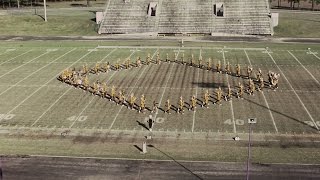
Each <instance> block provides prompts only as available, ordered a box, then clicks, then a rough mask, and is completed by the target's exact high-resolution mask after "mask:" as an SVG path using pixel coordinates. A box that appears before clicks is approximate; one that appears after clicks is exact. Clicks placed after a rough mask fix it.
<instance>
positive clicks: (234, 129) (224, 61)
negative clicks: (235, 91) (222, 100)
mask: <svg viewBox="0 0 320 180" xmlns="http://www.w3.org/2000/svg"><path fill="white" fill-rule="evenodd" d="M222 57H223V63H224V66H226V57H225V55H224V49H222ZM226 77H227V82H228V85H230V84H229V75H228V74H226ZM229 102H230V109H231V116H232V122H233V133H237V127H236V122H235V118H234V109H233V103H232V100H230V101H229Z"/></svg>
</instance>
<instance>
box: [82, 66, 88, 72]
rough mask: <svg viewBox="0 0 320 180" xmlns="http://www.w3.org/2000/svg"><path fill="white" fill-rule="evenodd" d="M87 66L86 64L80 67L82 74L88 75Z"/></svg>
mask: <svg viewBox="0 0 320 180" xmlns="http://www.w3.org/2000/svg"><path fill="white" fill-rule="evenodd" d="M88 71H89V70H88V66H87V64H86V65H83V66H82V74H87V73H88Z"/></svg>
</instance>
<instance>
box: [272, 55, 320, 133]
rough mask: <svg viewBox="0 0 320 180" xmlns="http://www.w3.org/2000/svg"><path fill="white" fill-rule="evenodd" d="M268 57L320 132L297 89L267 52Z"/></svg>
mask: <svg viewBox="0 0 320 180" xmlns="http://www.w3.org/2000/svg"><path fill="white" fill-rule="evenodd" d="M267 53H268V55H269V56H270V58H271V59H272V61H273V62H274V64H275V65H276V66H277V68H278V69H279V71H280V72H281V74H282V75H283V77H284V79H285V80H286V81H287V82H288V84H289V86H290V88H291V89H292V90H293V93H294V94H295V95H296V96H297V98H298V100H299V101H300V103H301V105H302V106H303V108H304V109H305V111H306V112H307V114H308V116H309V118H310V119H311V120H312V122H313V123H314V125H315V127H316V128H317V130H318V131H319V127H318V126H317V124H316V122H315V120H314V119H313V117H312V116H311V114H310V112H309V111H308V109H307V107H306V106H305V105H304V103H303V102H302V100H301V98H300V96H299V95H298V94H297V92H296V91H295V89H294V88H293V86H292V85H291V83H290V82H289V80H288V79H287V77H286V76H285V75H284V73H283V71H282V70H281V69H280V67H279V66H278V64H277V63H276V61H275V60H274V59H273V57H272V55H271V54H270V53H269V52H268V51H267Z"/></svg>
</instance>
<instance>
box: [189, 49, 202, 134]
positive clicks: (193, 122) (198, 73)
mask: <svg viewBox="0 0 320 180" xmlns="http://www.w3.org/2000/svg"><path fill="white" fill-rule="evenodd" d="M201 53H202V49H201V48H200V53H199V59H200V57H201ZM197 70H198V72H197V83H198V81H199V76H200V68H197ZM195 96H196V98H198V97H197V96H198V86H197V87H196V95H195ZM195 121H196V110H194V111H193V116H192V127H191V132H193V131H194V124H195Z"/></svg>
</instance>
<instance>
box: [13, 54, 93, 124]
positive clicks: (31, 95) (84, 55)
mask: <svg viewBox="0 0 320 180" xmlns="http://www.w3.org/2000/svg"><path fill="white" fill-rule="evenodd" d="M90 53H92V51H89V52H88V53H86V54H84V55H83V56H82V57H80V58H79V59H78V60H77V61H75V62H74V63H73V64H71V65H70V66H68V67H67V69H68V68H70V67H72V66H73V65H74V64H76V63H77V62H79V61H81V60H82V59H83V58H85V57H86V56H87V55H89V54H90ZM60 73H61V72H60ZM60 73H58V74H57V75H56V76H54V77H53V78H51V79H49V80H48V81H47V82H46V83H45V85H46V84H49V83H50V82H51V81H52V80H54V79H55V78H56V77H57V76H58V75H59V74H60ZM42 87H44V86H41V87H39V88H38V89H37V90H35V91H34V92H33V93H32V94H31V95H29V96H28V97H27V98H26V99H24V100H23V101H26V100H27V99H29V98H30V97H31V96H32V95H34V94H35V93H36V92H38V91H39V90H40V89H42ZM71 89H72V88H71V87H69V89H68V90H67V91H66V92H68V91H69V90H71ZM65 94H66V93H63V94H62V95H61V96H60V97H59V99H61V98H62V97H63V96H64V95H65ZM55 103H56V102H55ZM55 103H54V104H55ZM21 104H22V103H20V104H19V106H20V105H21ZM51 108H52V106H50V107H49V108H48V109H47V110H46V111H45V112H44V113H43V114H42V115H41V116H40V117H39V118H38V119H36V120H35V121H34V122H33V124H32V125H31V126H33V125H34V124H36V123H37V122H38V121H39V120H40V118H41V117H42V116H43V115H44V114H45V113H46V112H48V111H49V110H50V109H51Z"/></svg>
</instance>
